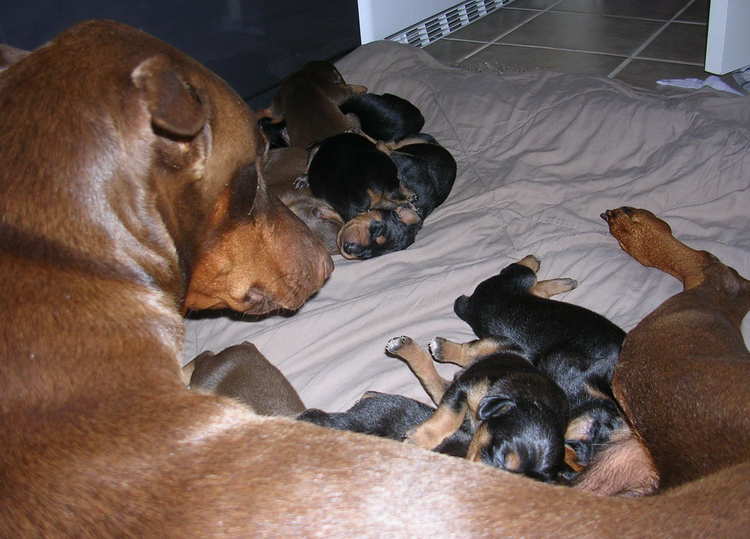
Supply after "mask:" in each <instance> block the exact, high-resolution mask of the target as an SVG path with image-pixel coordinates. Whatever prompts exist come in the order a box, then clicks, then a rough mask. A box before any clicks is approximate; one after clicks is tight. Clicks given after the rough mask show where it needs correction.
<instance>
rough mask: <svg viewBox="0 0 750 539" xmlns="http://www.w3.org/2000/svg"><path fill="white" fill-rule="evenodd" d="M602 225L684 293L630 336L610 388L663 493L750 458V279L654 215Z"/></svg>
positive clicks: (613, 214) (631, 215)
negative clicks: (749, 335) (749, 332)
mask: <svg viewBox="0 0 750 539" xmlns="http://www.w3.org/2000/svg"><path fill="white" fill-rule="evenodd" d="M602 218H604V219H605V220H606V221H607V223H608V224H609V228H610V231H611V232H612V234H613V235H614V236H615V238H617V240H618V241H619V242H620V245H621V246H622V248H623V249H625V250H626V251H627V252H628V253H629V254H630V255H632V256H633V257H634V258H635V259H636V260H638V261H639V262H640V263H642V264H644V265H647V266H653V267H656V268H659V269H661V270H663V271H665V272H667V273H669V274H671V275H673V276H675V277H677V278H678V279H680V280H681V281H682V282H683V284H684V287H685V290H684V291H683V292H681V293H679V294H677V295H675V296H673V297H671V298H670V299H668V300H667V301H665V302H664V303H662V304H661V305H660V306H659V307H658V308H657V309H656V310H654V311H653V312H652V313H651V314H649V315H648V316H646V317H645V318H644V319H643V320H642V321H641V322H640V323H639V324H638V325H637V326H636V327H635V328H634V329H633V330H631V331H630V332H629V333H628V335H627V336H626V338H625V341H624V343H623V347H622V351H621V353H620V361H619V363H618V366H617V368H616V370H615V375H614V378H613V382H612V389H613V392H614V394H615V396H616V398H617V400H618V401H619V403H620V405H621V406H622V408H623V411H624V412H625V414H626V417H627V418H628V421H629V422H630V424H631V427H632V428H633V431H634V434H635V435H636V436H638V438H639V439H640V440H642V441H643V442H644V443H645V445H646V447H648V449H649V451H650V452H651V454H652V456H653V458H654V462H655V463H656V467H657V469H658V471H659V473H660V474H661V479H662V486H663V487H672V486H675V485H678V484H681V483H684V482H686V481H690V480H692V479H696V478H698V477H702V476H705V475H707V474H709V473H711V472H714V471H717V470H720V469H722V468H725V467H728V466H732V465H735V464H737V463H739V462H743V461H746V460H748V459H750V416H749V415H748V414H747V406H748V403H750V384H748V379H749V378H750V361H749V360H750V354H748V351H747V348H746V347H745V343H744V340H743V337H742V333H741V331H740V324H741V322H742V319H743V318H744V316H745V314H746V313H747V311H748V309H750V282H748V281H747V280H745V279H743V278H742V277H741V276H740V275H739V274H738V273H737V272H736V271H735V270H733V269H732V268H729V267H727V266H725V265H724V264H722V263H721V262H719V261H718V260H717V259H716V258H715V257H714V256H712V255H711V254H709V253H707V252H705V251H696V250H694V249H691V248H690V247H688V246H686V245H684V244H683V243H681V242H680V241H678V240H677V239H675V238H674V236H672V233H671V229H670V228H669V226H668V225H667V224H666V223H665V222H664V221H662V220H660V219H658V218H657V217H655V216H654V215H653V214H652V213H651V212H648V211H646V210H638V209H634V208H619V209H617V210H609V211H607V212H605V213H604V214H602ZM728 433H731V434H728Z"/></svg>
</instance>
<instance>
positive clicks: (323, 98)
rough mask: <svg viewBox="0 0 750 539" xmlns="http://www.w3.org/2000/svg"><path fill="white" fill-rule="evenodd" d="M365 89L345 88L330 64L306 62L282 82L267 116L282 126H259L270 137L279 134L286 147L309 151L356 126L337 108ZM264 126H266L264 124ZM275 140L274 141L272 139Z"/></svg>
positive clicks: (337, 72) (355, 86)
mask: <svg viewBox="0 0 750 539" xmlns="http://www.w3.org/2000/svg"><path fill="white" fill-rule="evenodd" d="M366 91H367V88H365V87H364V86H360V85H356V84H347V83H346V82H345V81H344V78H343V77H342V76H341V73H339V71H338V70H337V69H336V67H335V66H334V65H333V64H331V63H330V62H325V61H313V62H308V63H307V64H305V65H304V66H302V68H301V69H299V70H298V71H296V72H294V73H292V74H291V75H289V76H288V77H287V78H285V79H284V80H283V81H281V85H280V88H279V91H278V93H277V94H276V95H275V96H274V99H273V103H272V105H271V110H270V111H269V113H268V115H269V116H271V117H272V118H273V121H274V122H280V121H283V122H284V126H283V127H281V126H278V125H276V126H273V125H270V124H266V125H262V129H263V130H264V131H266V132H269V133H274V132H276V131H279V130H280V131H279V134H280V135H281V136H282V138H284V139H285V142H287V143H288V144H289V146H297V147H299V148H305V149H308V148H310V147H311V146H312V145H314V144H317V143H319V142H321V141H322V140H324V139H325V138H327V137H330V136H332V135H335V134H337V133H344V132H346V131H348V130H350V129H352V128H354V127H356V126H357V124H358V122H356V123H352V121H351V118H350V117H347V115H346V114H344V113H343V112H341V110H340V109H339V106H340V105H341V104H342V103H343V102H344V101H346V100H347V99H348V98H349V97H351V96H353V95H356V94H360V93H364V92H366ZM264 123H265V122H264ZM273 139H274V140H277V138H276V137H275V136H274V137H273Z"/></svg>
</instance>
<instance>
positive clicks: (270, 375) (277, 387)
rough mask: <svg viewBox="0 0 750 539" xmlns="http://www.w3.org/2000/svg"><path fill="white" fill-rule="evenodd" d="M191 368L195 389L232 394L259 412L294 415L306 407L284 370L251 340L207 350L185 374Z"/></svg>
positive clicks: (189, 369)
mask: <svg viewBox="0 0 750 539" xmlns="http://www.w3.org/2000/svg"><path fill="white" fill-rule="evenodd" d="M191 371H192V374H191V376H190V385H189V387H190V389H191V390H194V391H202V392H207V393H213V394H215V395H221V396H224V397H230V398H232V399H235V400H238V401H240V402H242V403H243V404H246V405H247V406H249V407H250V408H252V409H253V411H255V413H257V414H259V415H281V416H290V417H292V416H296V415H297V414H299V413H300V412H302V411H303V410H304V409H305V405H304V404H302V400H301V399H300V398H299V395H298V394H297V392H296V391H295V390H294V388H293V387H292V385H291V384H290V383H289V381H288V380H287V379H286V377H285V376H284V375H283V374H282V373H281V371H279V369H277V368H276V367H275V366H274V365H273V364H271V362H270V361H268V359H266V358H265V356H263V354H261V353H260V352H259V351H258V349H257V348H256V347H255V345H253V344H251V343H249V342H243V343H242V344H238V345H235V346H230V347H229V348H226V349H224V350H223V351H221V352H219V353H218V354H213V353H212V352H203V353H202V354H200V355H199V356H197V357H196V358H195V359H193V360H192V361H191V362H190V363H189V364H188V365H186V366H185V367H183V373H185V374H188V373H190V372H191Z"/></svg>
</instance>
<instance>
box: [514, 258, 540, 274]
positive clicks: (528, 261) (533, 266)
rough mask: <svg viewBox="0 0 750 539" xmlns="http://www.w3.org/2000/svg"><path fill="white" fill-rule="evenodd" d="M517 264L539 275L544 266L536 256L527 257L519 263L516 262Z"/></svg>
mask: <svg viewBox="0 0 750 539" xmlns="http://www.w3.org/2000/svg"><path fill="white" fill-rule="evenodd" d="M516 264H520V265H522V266H526V267H527V268H529V269H530V270H531V271H533V272H534V273H537V272H538V271H539V268H540V267H541V265H542V262H541V260H539V259H538V258H537V257H535V256H534V255H526V256H524V257H523V258H522V259H521V260H519V261H518V262H516Z"/></svg>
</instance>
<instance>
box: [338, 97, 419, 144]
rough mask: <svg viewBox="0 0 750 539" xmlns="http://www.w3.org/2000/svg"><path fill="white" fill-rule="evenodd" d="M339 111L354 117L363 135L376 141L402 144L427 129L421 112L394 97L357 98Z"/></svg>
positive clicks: (408, 103) (350, 99)
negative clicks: (401, 142)
mask: <svg viewBox="0 0 750 539" xmlns="http://www.w3.org/2000/svg"><path fill="white" fill-rule="evenodd" d="M340 108H341V112H343V113H344V114H354V115H355V116H356V117H357V118H358V119H359V123H360V128H361V129H362V131H363V132H364V133H366V134H367V135H368V136H370V137H372V138H373V139H375V140H380V141H386V142H390V141H399V140H401V139H403V138H405V137H408V136H410V135H415V134H416V133H419V132H420V131H421V130H422V127H423V126H424V116H422V113H421V112H420V111H419V109H418V108H417V107H415V106H414V105H413V104H411V103H410V102H409V101H407V100H406V99H403V98H401V97H398V96H396V95H393V94H383V95H377V94H370V93H365V94H360V95H355V96H352V97H350V98H349V99H347V100H346V101H345V102H344V103H343V104H342V105H341V107H340Z"/></svg>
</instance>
